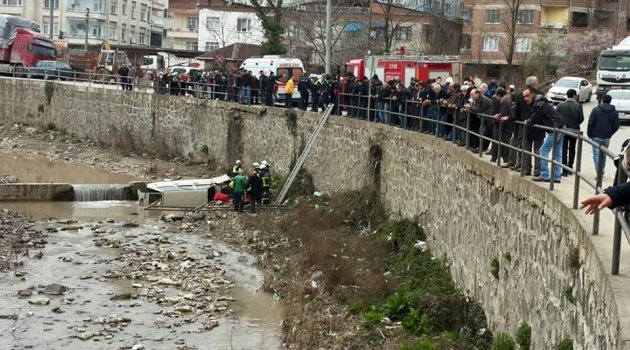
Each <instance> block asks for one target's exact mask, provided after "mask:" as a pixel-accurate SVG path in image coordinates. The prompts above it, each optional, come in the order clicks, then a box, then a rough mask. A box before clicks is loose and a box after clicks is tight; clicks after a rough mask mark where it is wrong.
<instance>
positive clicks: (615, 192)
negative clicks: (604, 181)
mask: <svg viewBox="0 0 630 350" xmlns="http://www.w3.org/2000/svg"><path fill="white" fill-rule="evenodd" d="M629 204H630V182H626V183H623V184H621V185H617V186H611V187H608V188H607V189H605V190H604V193H600V194H597V195H594V196H590V197H587V198H585V199H584V200H583V201H582V206H581V207H580V209H584V208H586V214H595V212H597V211H600V210H602V209H604V208H610V209H615V208H617V207H621V206H624V205H629Z"/></svg>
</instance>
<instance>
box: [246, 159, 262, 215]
mask: <svg viewBox="0 0 630 350" xmlns="http://www.w3.org/2000/svg"><path fill="white" fill-rule="evenodd" d="M247 184H248V188H247V194H248V195H249V198H250V200H249V204H250V206H251V207H250V208H251V212H252V213H255V212H256V203H258V204H259V205H260V204H261V202H262V194H263V183H262V179H261V178H260V169H255V171H254V173H253V174H252V175H251V176H250V177H249V179H248V180H247Z"/></svg>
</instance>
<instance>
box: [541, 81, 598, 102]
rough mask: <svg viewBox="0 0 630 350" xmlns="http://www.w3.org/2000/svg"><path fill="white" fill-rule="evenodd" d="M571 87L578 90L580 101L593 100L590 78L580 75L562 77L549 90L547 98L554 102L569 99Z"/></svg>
mask: <svg viewBox="0 0 630 350" xmlns="http://www.w3.org/2000/svg"><path fill="white" fill-rule="evenodd" d="M569 89H574V90H575V91H576V92H577V94H578V101H579V102H591V96H592V95H593V85H591V83H590V82H589V81H588V80H586V79H584V78H579V77H564V78H560V79H559V80H558V81H557V82H556V83H555V84H553V86H552V87H551V89H549V92H547V99H548V100H549V101H550V102H552V103H560V102H562V101H564V100H566V99H567V91H569Z"/></svg>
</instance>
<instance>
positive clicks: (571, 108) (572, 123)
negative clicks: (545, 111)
mask: <svg viewBox="0 0 630 350" xmlns="http://www.w3.org/2000/svg"><path fill="white" fill-rule="evenodd" d="M556 110H557V111H558V113H560V115H562V117H564V120H566V122H567V125H566V126H567V129H571V130H570V131H572V132H576V133H577V132H579V131H580V124H582V122H583V121H584V110H583V109H582V105H581V104H580V103H579V102H578V101H577V91H575V90H574V89H569V91H567V99H566V101H564V102H562V103H560V104H559V105H558V107H556ZM576 143H577V138H575V137H572V136H569V135H565V136H564V143H563V146H562V164H564V165H566V166H568V167H569V168H573V161H574V160H575V146H576ZM568 175H569V171H567V170H564V169H563V170H562V176H568Z"/></svg>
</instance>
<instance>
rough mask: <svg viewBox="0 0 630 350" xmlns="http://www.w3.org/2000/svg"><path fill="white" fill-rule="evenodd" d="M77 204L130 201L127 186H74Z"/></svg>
mask: <svg viewBox="0 0 630 350" xmlns="http://www.w3.org/2000/svg"><path fill="white" fill-rule="evenodd" d="M72 189H73V190H74V200H75V201H77V202H92V201H124V200H128V199H129V188H128V187H127V185H72Z"/></svg>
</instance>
